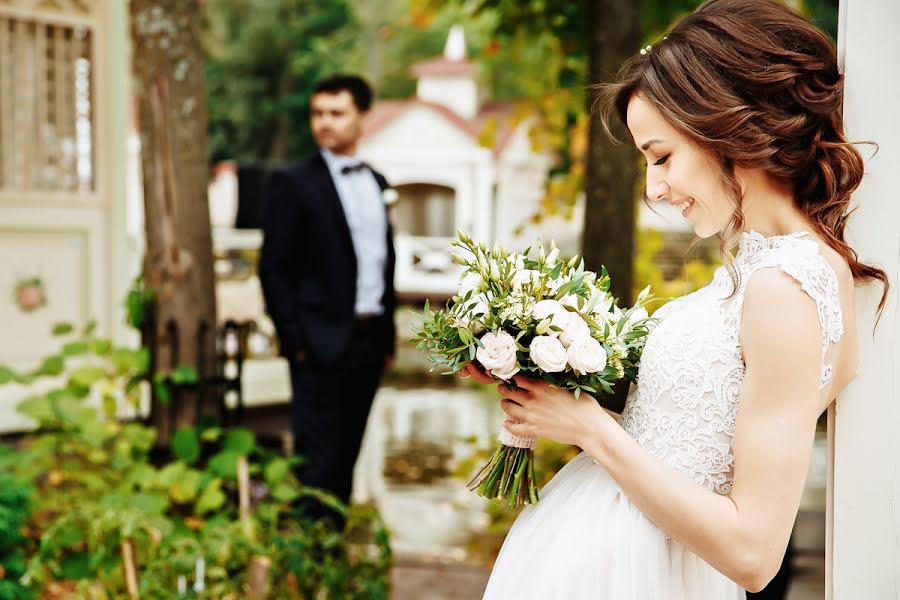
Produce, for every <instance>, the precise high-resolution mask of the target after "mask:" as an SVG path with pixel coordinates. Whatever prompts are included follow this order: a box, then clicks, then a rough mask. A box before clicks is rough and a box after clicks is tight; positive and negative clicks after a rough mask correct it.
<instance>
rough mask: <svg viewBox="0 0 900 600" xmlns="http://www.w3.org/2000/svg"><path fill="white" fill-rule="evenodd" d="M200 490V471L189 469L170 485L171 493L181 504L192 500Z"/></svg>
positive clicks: (173, 498)
mask: <svg viewBox="0 0 900 600" xmlns="http://www.w3.org/2000/svg"><path fill="white" fill-rule="evenodd" d="M199 490H200V472H199V471H196V470H194V469H188V470H187V471H186V472H185V473H184V475H183V476H182V477H180V478H179V479H178V480H177V481H176V482H175V483H174V484H172V485H171V486H170V487H169V495H170V496H171V497H172V500H174V501H175V502H178V503H179V504H184V503H186V502H190V501H192V500H193V499H194V498H196V497H197V492H198V491H199Z"/></svg>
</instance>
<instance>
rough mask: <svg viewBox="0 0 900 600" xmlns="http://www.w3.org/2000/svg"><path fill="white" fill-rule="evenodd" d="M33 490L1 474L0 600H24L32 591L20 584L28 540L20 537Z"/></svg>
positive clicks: (28, 485) (23, 482)
mask: <svg viewBox="0 0 900 600" xmlns="http://www.w3.org/2000/svg"><path fill="white" fill-rule="evenodd" d="M33 494H34V490H33V489H32V486H31V485H30V484H28V483H27V482H25V481H23V480H21V479H19V478H17V477H14V476H12V475H10V474H9V473H5V472H2V471H0V598H3V599H4V600H27V599H30V598H33V597H34V595H33V594H32V593H31V591H30V590H29V589H28V588H27V587H25V586H24V585H22V584H21V583H19V578H21V577H22V576H23V575H24V574H25V568H26V564H25V548H26V547H27V540H26V538H25V536H24V535H23V534H22V531H23V528H24V526H25V522H26V520H27V519H28V515H29V514H30V512H31V506H32V501H33Z"/></svg>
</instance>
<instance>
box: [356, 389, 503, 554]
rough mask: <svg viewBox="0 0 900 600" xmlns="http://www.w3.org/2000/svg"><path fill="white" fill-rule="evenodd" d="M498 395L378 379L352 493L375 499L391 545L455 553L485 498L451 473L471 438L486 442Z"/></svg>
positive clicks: (479, 521) (478, 522) (482, 519)
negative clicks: (386, 382)
mask: <svg viewBox="0 0 900 600" xmlns="http://www.w3.org/2000/svg"><path fill="white" fill-rule="evenodd" d="M501 421H502V418H501V413H500V410H499V406H498V403H497V402H496V401H495V400H494V399H488V398H486V397H485V396H483V395H482V394H480V393H479V392H478V391H476V390H474V389H472V388H465V387H455V388H418V389H399V388H394V387H383V388H382V389H381V390H379V392H378V395H377V396H376V397H375V402H374V405H373V406H372V413H371V415H370V417H369V425H368V428H367V430H366V437H365V439H364V440H363V448H362V452H361V454H360V458H359V461H358V462H357V465H356V472H355V474H354V476H355V478H354V500H355V501H357V502H366V501H374V502H375V504H376V505H377V506H378V509H379V511H380V512H381V514H382V517H383V518H384V520H385V522H386V523H387V525H388V526H389V527H390V529H391V532H392V535H393V541H392V545H393V547H394V550H395V552H398V553H400V554H403V553H429V554H436V555H442V554H446V555H450V556H455V555H460V554H461V553H462V546H464V544H465V542H466V541H467V539H468V538H469V537H470V535H471V534H472V533H473V532H475V531H478V530H481V529H483V528H484V526H485V525H486V516H485V512H484V507H485V504H486V503H487V501H486V500H484V499H483V498H479V497H478V496H476V495H475V494H472V493H471V492H469V490H468V489H466V486H465V481H463V480H462V479H459V478H455V477H452V476H451V473H452V472H453V470H454V468H455V467H456V464H457V462H458V461H460V460H463V459H466V458H468V457H469V455H470V454H471V452H472V449H473V444H475V445H478V446H489V445H490V444H492V443H493V439H494V437H495V431H496V429H497V428H498V427H499V425H500V422H501Z"/></svg>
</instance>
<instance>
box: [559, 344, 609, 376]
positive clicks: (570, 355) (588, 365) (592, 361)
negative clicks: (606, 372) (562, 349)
mask: <svg viewBox="0 0 900 600" xmlns="http://www.w3.org/2000/svg"><path fill="white" fill-rule="evenodd" d="M566 358H567V360H568V361H569V366H571V367H572V369H574V370H575V372H576V373H579V374H582V375H587V374H588V373H597V372H598V371H602V370H603V369H604V368H605V367H606V350H604V349H603V346H601V345H600V342H598V341H597V340H595V339H594V338H592V337H584V338H580V339H578V340H575V341H574V342H573V343H572V345H571V346H569V349H568V350H566Z"/></svg>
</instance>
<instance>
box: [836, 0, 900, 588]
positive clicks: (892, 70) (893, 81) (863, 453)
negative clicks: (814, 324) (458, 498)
mask: <svg viewBox="0 0 900 600" xmlns="http://www.w3.org/2000/svg"><path fill="white" fill-rule="evenodd" d="M897 23H900V2H896V0H842V2H841V32H840V33H839V36H838V37H839V48H840V50H841V51H842V53H843V55H844V73H845V75H846V92H845V94H846V98H845V105H844V113H845V123H846V127H847V133H848V136H849V137H850V139H853V140H873V141H875V142H877V143H878V144H879V146H880V150H879V151H878V154H877V155H875V156H874V157H872V158H868V157H869V156H871V154H872V151H871V150H870V149H868V148H866V147H865V146H861V150H862V151H863V155H864V156H866V157H867V161H866V176H865V178H864V179H863V184H862V186H861V187H860V189H859V190H858V192H857V193H856V194H855V195H854V201H855V203H858V204H859V207H860V208H859V211H858V212H857V213H856V214H855V215H854V216H853V218H852V220H851V223H850V230H851V231H850V234H851V238H852V239H851V243H852V245H853V246H854V248H856V250H857V251H858V252H859V255H860V258H861V259H862V260H864V261H867V262H871V263H874V264H877V265H879V266H880V267H881V268H883V269H884V270H885V271H887V273H888V276H889V277H891V278H892V280H891V284H892V285H893V291H892V293H891V298H890V300H889V302H888V306H887V308H886V310H885V312H884V316H883V317H882V319H881V322H880V323H879V325H878V328H877V329H876V330H875V332H874V335H873V327H874V324H875V314H874V313H875V306H876V305H877V303H878V300H879V299H880V297H881V289H880V286H878V285H870V286H863V287H860V288H859V291H858V293H857V315H858V321H859V323H858V334H859V341H860V366H859V372H858V375H857V377H856V379H855V380H854V381H853V382H852V383H851V385H850V386H849V387H848V388H847V390H846V392H845V393H844V394H842V395H841V397H840V398H839V399H838V402H837V405H836V409H835V410H834V414H833V415H831V416H832V418H831V420H830V421H831V423H830V424H831V425H833V427H832V429H831V431H830V432H829V434H830V436H832V441H833V444H834V461H833V468H834V471H833V478H834V483H833V494H834V495H833V550H832V565H831V568H832V578H831V579H832V580H831V582H830V587H829V597H830V598H834V599H837V600H856V599H858V598H872V599H873V600H874V599H881V598H885V599H887V598H898V597H900V473H898V470H900V335H898V333H900V331H898V329H900V323H898V303H897V290H898V289H900V203H898V200H897V177H896V172H897V165H898V164H900V116H898V107H897V98H900V77H898V75H897V73H898V69H897V63H898V61H900V36H898V35H897V32H896V26H897Z"/></svg>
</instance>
